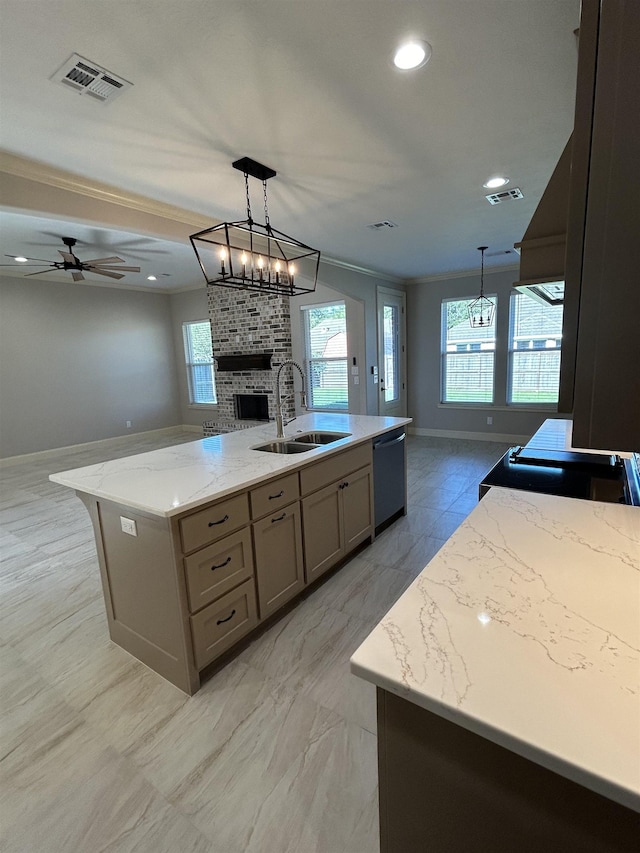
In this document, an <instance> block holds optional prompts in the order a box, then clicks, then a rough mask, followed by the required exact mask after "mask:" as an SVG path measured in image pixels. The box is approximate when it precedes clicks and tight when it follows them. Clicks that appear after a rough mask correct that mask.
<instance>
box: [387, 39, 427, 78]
mask: <svg viewBox="0 0 640 853" xmlns="http://www.w3.org/2000/svg"><path fill="white" fill-rule="evenodd" d="M430 59H431V45H430V44H429V42H426V41H422V40H421V39H412V40H411V41H408V42H405V43H404V44H401V45H400V47H399V48H398V49H397V50H396V52H395V53H394V55H393V64H394V65H395V66H396V68H399V69H400V70H401V71H410V70H411V69H413V68H422V66H423V65H426V64H427V62H428V61H429V60H430Z"/></svg>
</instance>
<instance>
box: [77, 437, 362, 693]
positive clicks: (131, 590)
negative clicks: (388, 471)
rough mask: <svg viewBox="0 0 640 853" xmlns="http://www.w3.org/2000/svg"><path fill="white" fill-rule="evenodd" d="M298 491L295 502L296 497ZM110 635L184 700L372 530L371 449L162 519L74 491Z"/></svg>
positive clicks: (337, 457)
mask: <svg viewBox="0 0 640 853" xmlns="http://www.w3.org/2000/svg"><path fill="white" fill-rule="evenodd" d="M301 495H302V498H301ZM82 498H83V500H84V501H85V503H86V504H87V507H88V509H89V512H90V514H91V518H92V521H93V524H94V529H95V534H96V546H97V550H98V557H99V560H100V568H101V574H102V582H103V587H104V594H105V601H106V607H107V617H108V621H109V631H110V635H111V638H112V639H113V640H114V641H115V642H116V643H118V645H120V646H122V648H124V649H127V651H129V652H130V653H131V654H133V655H134V656H135V657H137V658H138V659H139V660H141V661H143V662H144V663H146V664H147V665H148V666H150V667H151V668H152V669H154V670H155V671H156V672H159V673H160V674H161V675H163V676H164V677H165V678H167V679H168V680H169V681H171V682H172V683H173V684H175V685H177V686H178V687H180V688H181V689H182V690H184V691H185V692H187V693H195V692H196V690H197V689H198V687H199V685H200V675H201V671H202V670H203V669H204V668H205V667H207V666H209V665H210V664H211V663H213V662H214V661H215V660H216V659H217V658H219V657H220V655H222V654H223V653H225V652H227V651H228V650H229V649H231V648H232V647H233V646H234V645H235V644H236V643H237V642H238V641H239V640H241V639H242V638H243V637H245V636H246V635H247V634H249V633H250V632H251V631H253V630H254V629H255V628H256V626H257V625H258V624H259V623H260V621H261V620H264V619H266V618H268V617H269V616H271V615H272V614H274V613H276V612H277V611H278V610H279V609H280V608H281V607H282V606H283V605H284V604H286V602H288V601H290V600H291V599H293V598H295V596H296V595H298V594H299V593H300V592H301V591H302V590H303V589H304V586H305V583H308V582H310V581H313V580H314V579H315V578H317V577H319V576H320V575H321V574H322V573H323V572H325V571H327V569H329V568H330V567H331V566H334V565H335V564H336V563H338V562H339V561H340V560H341V559H342V558H344V557H345V556H346V555H347V554H348V553H349V552H350V551H351V550H353V549H354V548H355V547H356V546H357V545H359V544H360V543H361V542H362V541H364V540H365V539H366V538H367V537H369V536H371V535H372V533H373V488H372V474H371V443H370V442H364V443H363V444H361V445H358V446H356V447H352V448H349V449H348V450H345V451H343V452H340V453H335V454H331V455H330V456H329V457H328V458H325V459H321V460H319V461H315V462H313V463H311V464H308V465H303V466H302V467H300V468H299V469H296V470H294V471H292V472H290V473H288V474H285V475H283V476H280V477H275V478H274V479H272V480H270V481H267V482H265V483H261V484H260V485H257V486H254V487H253V488H250V489H248V490H245V491H241V492H237V493H236V494H232V495H228V496H226V497H224V498H222V499H220V500H217V501H213V502H211V503H210V504H208V505H206V506H204V507H201V508H198V509H196V510H192V511H191V512H185V513H184V515H181V516H177V517H175V518H171V519H159V518H156V517H155V516H148V515H146V514H144V513H139V512H134V511H132V510H127V516H126V517H127V519H128V520H129V522H133V523H134V529H135V533H134V534H132V535H131V534H127V533H125V532H124V530H123V528H122V522H123V520H124V518H123V516H122V512H123V507H121V506H119V505H116V504H113V503H111V502H109V501H105V500H103V499H102V498H100V499H97V498H94V497H91V496H88V495H82Z"/></svg>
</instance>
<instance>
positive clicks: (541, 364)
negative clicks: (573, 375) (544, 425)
mask: <svg viewBox="0 0 640 853" xmlns="http://www.w3.org/2000/svg"><path fill="white" fill-rule="evenodd" d="M561 342H562V305H547V304H546V303H543V302H538V301H537V300H535V299H532V298H531V297H530V296H527V295H526V294H524V293H513V294H512V295H511V306H510V315H509V392H508V394H507V401H508V402H509V403H511V404H518V403H529V404H531V403H533V404H536V403H541V404H544V403H557V402H558V387H559V383H560V345H561Z"/></svg>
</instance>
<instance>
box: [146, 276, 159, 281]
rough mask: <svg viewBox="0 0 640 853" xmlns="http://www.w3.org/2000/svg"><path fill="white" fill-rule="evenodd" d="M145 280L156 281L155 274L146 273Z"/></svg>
mask: <svg viewBox="0 0 640 853" xmlns="http://www.w3.org/2000/svg"><path fill="white" fill-rule="evenodd" d="M147 281H157V279H156V277H155V275H148V276H147Z"/></svg>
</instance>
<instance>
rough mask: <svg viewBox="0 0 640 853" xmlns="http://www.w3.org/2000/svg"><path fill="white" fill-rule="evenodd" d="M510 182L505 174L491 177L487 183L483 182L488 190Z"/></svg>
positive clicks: (504, 185)
mask: <svg viewBox="0 0 640 853" xmlns="http://www.w3.org/2000/svg"><path fill="white" fill-rule="evenodd" d="M508 183H509V178H505V177H504V175H495V176H494V177H493V178H489V180H488V181H487V182H486V184H483V185H482V186H483V187H486V188H487V189H488V190H496V189H498V187H506V185H507V184H508Z"/></svg>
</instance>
